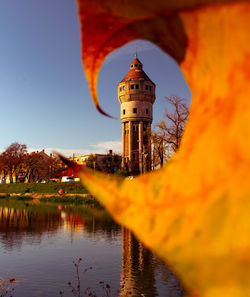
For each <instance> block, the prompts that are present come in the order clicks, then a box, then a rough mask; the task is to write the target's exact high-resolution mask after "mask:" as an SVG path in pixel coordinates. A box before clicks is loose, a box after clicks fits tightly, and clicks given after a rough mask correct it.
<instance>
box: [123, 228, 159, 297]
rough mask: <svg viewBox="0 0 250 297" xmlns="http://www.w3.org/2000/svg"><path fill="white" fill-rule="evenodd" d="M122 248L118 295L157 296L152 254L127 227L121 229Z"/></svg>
mask: <svg viewBox="0 0 250 297" xmlns="http://www.w3.org/2000/svg"><path fill="white" fill-rule="evenodd" d="M122 234H123V237H122V240H123V250H122V267H121V292H120V296H121V297H125V296H129V295H130V296H140V294H144V295H145V296H151V297H154V296H157V289H156V287H155V276H154V269H155V267H154V261H153V254H152V253H151V252H150V251H149V250H148V249H146V248H144V246H143V245H142V244H141V243H140V242H139V241H138V240H136V238H135V237H134V235H133V234H132V233H131V232H130V231H128V230H127V229H123V230H122Z"/></svg>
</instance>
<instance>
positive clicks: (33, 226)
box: [0, 199, 184, 297]
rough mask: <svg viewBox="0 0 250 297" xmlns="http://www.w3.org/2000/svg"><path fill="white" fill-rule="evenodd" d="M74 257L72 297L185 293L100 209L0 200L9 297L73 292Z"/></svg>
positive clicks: (0, 258) (0, 268)
mask: <svg viewBox="0 0 250 297" xmlns="http://www.w3.org/2000/svg"><path fill="white" fill-rule="evenodd" d="M79 258H82V261H81V262H80V264H79V266H78V267H79V276H80V285H81V294H78V295H75V296H88V293H89V292H93V291H95V294H96V296H98V297H99V296H124V297H125V296H145V297H154V296H163V297H165V296H167V297H181V296H184V291H183V289H182V287H181V286H180V283H179V281H178V279H177V278H176V277H175V275H174V274H173V273H172V272H171V271H170V270H169V269H168V267H167V266H166V265H165V264H164V263H162V261H160V260H159V259H158V258H157V257H156V256H155V255H154V254H153V253H152V252H150V251H149V250H148V249H146V248H145V247H144V246H143V245H142V244H141V243H140V242H139V241H138V240H137V239H136V238H135V237H134V236H133V234H131V232H129V231H128V230H126V229H124V228H122V227H120V226H119V225H118V224H116V223H115V222H114V221H113V220H112V218H111V217H110V216H109V214H108V213H107V212H106V211H105V210H104V209H102V208H98V207H84V206H73V205H58V204H45V203H38V202H36V203H34V202H33V201H26V202H25V201H11V200H4V199H0V278H5V279H6V280H8V279H10V278H15V282H14V283H13V289H14V291H13V294H12V296H13V297H38V296H41V297H55V296H60V294H59V292H60V291H63V292H64V293H63V294H62V296H64V297H71V296H74V295H73V293H72V288H70V286H69V285H68V283H69V282H70V283H71V286H75V287H77V275H76V268H77V267H75V265H74V263H73V261H74V262H75V263H77V261H78V259H79ZM87 288H90V289H89V291H86V289H87ZM76 290H77V288H76ZM106 290H110V291H111V292H110V293H109V292H106Z"/></svg>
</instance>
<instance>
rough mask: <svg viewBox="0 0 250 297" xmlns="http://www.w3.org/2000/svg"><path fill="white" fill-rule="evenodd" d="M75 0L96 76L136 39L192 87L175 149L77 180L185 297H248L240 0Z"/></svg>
mask: <svg viewBox="0 0 250 297" xmlns="http://www.w3.org/2000/svg"><path fill="white" fill-rule="evenodd" d="M216 2H218V1H205V0H204V1H195V0H193V1H188V0H182V1H161V0H158V1H149V0H147V1H143V2H138V1H111V0H107V1H100V0H99V1H98V0H95V1H86V0H85V1H83V0H78V5H79V18H80V22H81V26H82V56H83V64H84V69H85V73H86V76H87V79H88V80H89V83H90V90H91V94H92V97H93V100H94V103H95V104H96V106H97V107H98V108H99V110H101V109H100V107H99V104H98V100H97V94H96V82H97V75H98V71H99V69H100V67H101V64H102V62H103V60H104V59H105V57H106V56H107V55H108V54H109V53H110V52H111V51H112V50H114V49H116V48H117V47H119V46H122V45H123V44H125V43H126V42H128V41H131V40H132V39H136V38H144V39H148V40H151V41H153V42H154V43H156V44H157V45H159V46H160V47H161V48H162V49H164V50H165V51H166V52H168V53H169V54H170V55H171V56H172V57H173V58H174V59H175V60H176V61H177V62H178V63H179V65H180V67H181V69H182V71H183V74H184V76H185V78H186V80H187V82H188V84H189V86H190V88H191V91H192V96H193V98H192V105H191V110H190V117H189V121H188V123H187V126H186V130H185V134H184V138H183V142H182V146H181V148H180V150H179V152H178V153H177V154H176V155H175V156H174V158H173V159H172V160H171V162H170V164H169V165H168V166H165V167H164V168H163V169H162V170H160V171H155V172H152V173H150V174H146V175H144V176H140V177H138V178H135V179H133V180H120V179H117V178H114V177H112V176H109V175H104V174H101V173H96V172H94V171H91V170H88V169H84V168H82V169H81V170H80V172H79V174H80V176H81V180H82V182H83V184H84V185H85V186H86V187H87V188H88V189H89V190H90V191H91V192H92V193H93V194H94V195H95V196H96V197H97V198H98V199H99V200H100V201H101V202H102V203H103V204H104V205H105V206H106V207H107V209H108V210H109V211H110V213H111V214H112V215H113V217H114V218H115V219H116V220H117V221H118V222H119V223H121V224H122V225H124V226H126V227H128V228H129V229H131V230H133V232H134V233H135V234H136V235H137V237H138V238H139V239H140V240H142V241H143V242H144V243H145V244H146V245H147V246H148V247H150V248H151V249H152V250H153V251H155V252H156V253H157V254H158V255H159V256H160V257H161V258H163V259H164V260H165V261H166V262H167V263H168V264H169V265H170V266H171V267H172V269H173V270H174V271H175V272H176V273H177V275H179V276H180V277H181V279H182V281H183V283H184V285H185V287H186V288H187V289H188V292H189V293H190V296H201V297H222V296H223V297H224V296H227V297H246V296H250V282H249V279H250V253H249V247H250V239H249V238H250V217H249V213H250V195H249V194H250V170H249V168H250V99H249V98H250V83H249V81H250V33H249V32H250V3H249V2H248V1H220V2H221V3H223V4H221V3H220V4H216Z"/></svg>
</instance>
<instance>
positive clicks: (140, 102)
mask: <svg viewBox="0 0 250 297" xmlns="http://www.w3.org/2000/svg"><path fill="white" fill-rule="evenodd" d="M118 99H119V102H120V104H121V122H122V168H123V169H125V170H128V171H129V172H130V174H133V175H136V174H139V173H145V172H147V171H150V170H151V143H150V135H151V123H152V119H153V116H152V115H153V103H154V101H155V84H154V83H153V82H152V81H151V80H150V79H149V77H148V76H147V75H146V73H145V72H144V71H143V70H142V64H141V62H140V61H139V60H138V59H137V58H136V59H135V60H134V61H133V62H132V64H131V65H130V71H129V73H128V74H127V75H126V76H125V78H124V79H123V80H122V81H121V82H120V83H119V84H118Z"/></svg>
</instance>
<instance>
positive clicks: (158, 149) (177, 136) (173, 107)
mask: <svg viewBox="0 0 250 297" xmlns="http://www.w3.org/2000/svg"><path fill="white" fill-rule="evenodd" d="M165 100H166V101H167V102H168V103H169V104H170V108H168V109H167V108H166V109H165V113H164V117H165V119H164V120H162V121H160V122H159V123H158V124H157V125H156V128H157V130H156V131H153V132H152V137H151V139H152V143H153V152H154V156H153V157H154V160H155V162H156V165H160V166H162V165H163V162H164V159H167V158H169V157H170V156H171V155H172V154H173V153H174V152H176V151H177V150H178V149H179V147H180V144H181V139H182V135H183V132H184V127H185V124H186V121H187V118H188V114H189V110H188V107H187V105H186V103H185V101H186V99H184V98H180V97H178V96H176V95H170V96H169V97H165ZM157 160H158V161H157ZM157 162H158V163H157Z"/></svg>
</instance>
